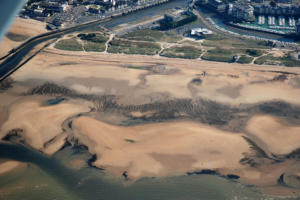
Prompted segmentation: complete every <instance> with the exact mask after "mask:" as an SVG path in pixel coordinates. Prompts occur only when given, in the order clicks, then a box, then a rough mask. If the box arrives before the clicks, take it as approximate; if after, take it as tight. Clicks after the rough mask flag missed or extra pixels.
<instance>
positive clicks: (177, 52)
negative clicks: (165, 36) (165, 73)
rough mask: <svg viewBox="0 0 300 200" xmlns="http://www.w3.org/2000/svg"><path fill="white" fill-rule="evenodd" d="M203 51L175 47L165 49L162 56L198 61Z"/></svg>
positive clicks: (187, 47) (188, 47) (194, 48)
mask: <svg viewBox="0 0 300 200" xmlns="http://www.w3.org/2000/svg"><path fill="white" fill-rule="evenodd" d="M201 53H202V50H201V49H199V48H196V47H194V46H173V47H170V48H168V49H165V50H164V51H163V52H162V53H161V56H165V57H169V58H186V59H196V58H199V57H200V55H201Z"/></svg>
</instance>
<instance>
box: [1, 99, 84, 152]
mask: <svg viewBox="0 0 300 200" xmlns="http://www.w3.org/2000/svg"><path fill="white" fill-rule="evenodd" d="M75 105H76V106H75ZM87 111H89V108H88V104H87V103H84V102H81V103H78V102H77V103H76V104H74V103H72V101H71V102H66V103H61V104H59V105H53V106H43V105H41V103H40V102H36V101H25V102H23V101H21V102H17V103H15V104H14V105H12V106H11V109H10V110H9V117H8V120H7V121H6V122H5V123H4V124H3V126H2V127H1V129H0V133H1V134H0V138H2V137H4V136H5V135H6V134H7V133H8V132H9V131H10V130H13V129H22V130H23V131H24V132H23V133H22V135H23V136H24V137H25V140H26V143H28V144H29V145H30V146H32V147H34V148H35V149H38V150H42V151H44V152H45V153H48V154H52V153H55V152H56V151H57V150H58V149H59V148H60V147H61V146H63V145H64V143H65V138H66V136H67V135H65V134H63V133H62V132H63V131H62V127H61V126H62V123H63V122H64V120H65V119H67V118H68V117H71V116H73V115H75V114H78V113H82V112H87ZM53 139H55V142H54V143H51V144H52V145H49V146H46V145H45V144H46V143H47V142H49V141H51V140H53Z"/></svg>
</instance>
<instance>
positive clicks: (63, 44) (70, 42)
mask: <svg viewBox="0 0 300 200" xmlns="http://www.w3.org/2000/svg"><path fill="white" fill-rule="evenodd" d="M54 47H55V48H56V49H61V50H67V51H82V50H83V49H82V45H81V44H80V43H79V42H77V40H76V39H75V38H71V39H63V40H59V41H58V42H57V43H56V44H55V46H54Z"/></svg>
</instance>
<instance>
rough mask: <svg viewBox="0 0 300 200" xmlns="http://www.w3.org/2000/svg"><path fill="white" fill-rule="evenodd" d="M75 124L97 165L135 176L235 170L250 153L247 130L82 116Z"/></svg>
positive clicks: (191, 123) (190, 123)
mask: <svg viewBox="0 0 300 200" xmlns="http://www.w3.org/2000/svg"><path fill="white" fill-rule="evenodd" d="M73 125H74V128H75V130H76V131H75V137H77V138H79V140H80V141H81V142H82V143H84V144H85V145H87V146H89V149H90V151H91V152H92V153H95V154H96V155H97V157H98V158H99V159H98V160H97V161H96V162H95V163H94V164H95V165H96V166H97V167H103V168H105V169H107V170H108V171H113V172H116V173H118V174H120V175H121V174H122V173H123V172H124V171H127V172H128V175H129V177H131V178H133V179H136V178H140V177H142V176H145V175H146V176H166V175H174V174H182V173H185V172H187V171H195V170H201V169H215V170H217V169H221V168H224V169H227V171H231V172H234V170H236V169H240V168H242V167H243V166H241V164H240V163H239V161H240V159H242V158H243V153H245V152H248V151H250V150H249V146H248V144H247V142H246V141H245V140H244V139H243V138H242V137H241V135H242V134H230V133H229V132H224V131H220V130H217V129H215V128H212V127H209V126H205V125H202V124H199V123H193V122H181V121H178V122H169V123H155V124H147V125H139V126H132V127H119V126H113V125H109V124H106V123H103V122H101V121H97V120H95V119H93V118H90V117H80V118H77V119H76V120H75V121H74V123H73ZM150 166H151V167H150Z"/></svg>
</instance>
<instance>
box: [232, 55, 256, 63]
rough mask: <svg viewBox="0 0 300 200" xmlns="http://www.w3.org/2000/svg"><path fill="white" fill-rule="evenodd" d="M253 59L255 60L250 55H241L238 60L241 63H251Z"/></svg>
mask: <svg viewBox="0 0 300 200" xmlns="http://www.w3.org/2000/svg"><path fill="white" fill-rule="evenodd" d="M252 60H253V58H252V57H250V56H246V55H241V56H240V57H239V59H238V60H237V61H236V62H237V63H240V64H249V63H251V62H252Z"/></svg>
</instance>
